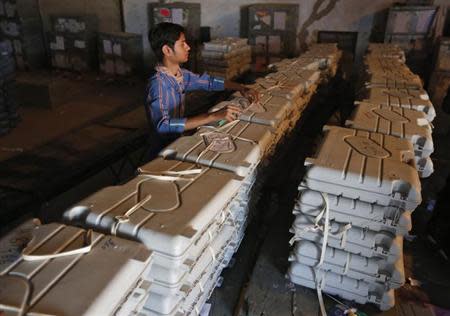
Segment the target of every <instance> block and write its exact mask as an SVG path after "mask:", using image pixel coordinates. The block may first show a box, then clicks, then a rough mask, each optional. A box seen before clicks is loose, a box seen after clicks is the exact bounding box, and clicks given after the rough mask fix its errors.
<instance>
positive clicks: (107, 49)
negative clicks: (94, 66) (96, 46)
mask: <svg viewBox="0 0 450 316" xmlns="http://www.w3.org/2000/svg"><path fill="white" fill-rule="evenodd" d="M103 51H104V52H105V54H112V44H111V41H110V40H103Z"/></svg>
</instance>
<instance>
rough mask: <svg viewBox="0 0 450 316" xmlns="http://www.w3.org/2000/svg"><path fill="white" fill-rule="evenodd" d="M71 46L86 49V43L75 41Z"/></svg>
mask: <svg viewBox="0 0 450 316" xmlns="http://www.w3.org/2000/svg"><path fill="white" fill-rule="evenodd" d="M73 46H75V47H76V48H81V49H83V48H86V42H85V41H80V40H75V42H74V43H73Z"/></svg>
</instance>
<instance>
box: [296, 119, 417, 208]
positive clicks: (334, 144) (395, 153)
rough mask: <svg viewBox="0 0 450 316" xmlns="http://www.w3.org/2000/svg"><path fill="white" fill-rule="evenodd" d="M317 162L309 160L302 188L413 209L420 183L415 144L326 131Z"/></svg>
mask: <svg viewBox="0 0 450 316" xmlns="http://www.w3.org/2000/svg"><path fill="white" fill-rule="evenodd" d="M324 133H325V135H324V138H323V141H322V143H321V144H320V146H319V148H318V149H317V151H316V154H315V157H314V158H307V159H306V161H305V165H306V166H307V170H306V174H305V176H304V178H303V180H302V182H301V185H300V187H301V188H303V187H306V188H309V189H312V190H316V191H321V192H326V193H330V194H333V195H337V196H343V197H347V198H350V199H359V200H361V201H365V202H368V203H376V204H380V205H384V206H389V205H394V206H399V207H402V208H405V209H407V210H414V209H415V208H416V207H417V206H418V205H419V204H420V203H421V200H422V198H421V184H420V180H419V175H418V173H417V171H416V167H415V161H414V151H413V148H412V144H411V143H410V142H409V141H407V140H402V139H399V138H396V137H392V136H387V135H382V134H378V133H369V132H366V131H358V130H353V129H347V128H340V127H327V126H326V127H325V128H324Z"/></svg>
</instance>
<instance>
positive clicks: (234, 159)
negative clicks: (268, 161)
mask: <svg viewBox="0 0 450 316" xmlns="http://www.w3.org/2000/svg"><path fill="white" fill-rule="evenodd" d="M214 134H215V135H217V136H218V137H217V139H218V140H219V141H218V142H217V143H218V144H219V145H221V144H222V143H220V142H222V141H223V142H224V146H221V148H219V149H218V150H216V149H215V148H214V146H210V145H209V144H208V142H207V141H205V137H207V136H208V135H214ZM272 144H273V134H272V133H271V131H270V129H269V128H268V127H267V126H263V125H260V124H251V123H248V122H240V121H235V122H233V123H230V125H229V126H224V128H222V129H220V131H218V130H217V129H216V128H200V129H199V130H198V131H197V132H196V133H195V134H194V135H192V136H184V137H180V138H179V139H177V140H176V141H175V142H173V143H172V144H170V145H169V146H167V147H166V148H164V149H163V150H162V151H161V152H160V153H159V155H160V156H161V157H163V158H164V159H170V160H178V161H186V162H191V163H196V164H200V165H203V166H206V167H213V168H217V169H221V170H226V171H231V172H233V173H235V174H236V175H239V176H242V177H245V176H246V175H247V174H248V173H249V170H250V168H251V167H252V166H253V165H256V164H258V163H259V162H260V160H261V159H262V158H263V157H264V155H265V153H266V151H268V150H269V149H270V148H271V146H272Z"/></svg>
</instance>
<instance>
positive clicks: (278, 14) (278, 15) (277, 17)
mask: <svg viewBox="0 0 450 316" xmlns="http://www.w3.org/2000/svg"><path fill="white" fill-rule="evenodd" d="M273 28H274V29H275V30H281V31H284V30H286V12H283V11H275V13H274V15H273Z"/></svg>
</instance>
